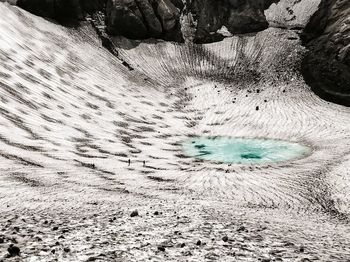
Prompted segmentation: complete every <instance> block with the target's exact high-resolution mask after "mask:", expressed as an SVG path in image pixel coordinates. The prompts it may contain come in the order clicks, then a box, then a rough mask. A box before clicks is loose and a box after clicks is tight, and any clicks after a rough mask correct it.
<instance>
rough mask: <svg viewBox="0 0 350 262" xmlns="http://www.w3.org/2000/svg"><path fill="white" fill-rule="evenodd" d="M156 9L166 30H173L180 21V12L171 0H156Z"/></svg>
mask: <svg viewBox="0 0 350 262" xmlns="http://www.w3.org/2000/svg"><path fill="white" fill-rule="evenodd" d="M153 2H154V4H153V6H154V9H155V10H156V13H157V16H158V17H159V20H160V21H161V23H162V26H163V30H164V31H170V30H172V29H173V28H174V27H175V26H176V24H177V23H178V21H179V18H180V12H179V10H178V9H177V8H176V6H175V5H174V4H173V3H172V2H171V1H170V0H154V1H153Z"/></svg>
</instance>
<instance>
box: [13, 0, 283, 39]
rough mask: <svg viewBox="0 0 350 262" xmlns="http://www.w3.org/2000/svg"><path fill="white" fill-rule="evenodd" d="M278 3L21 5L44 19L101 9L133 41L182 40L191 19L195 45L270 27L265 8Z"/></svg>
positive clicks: (117, 0)
mask: <svg viewBox="0 0 350 262" xmlns="http://www.w3.org/2000/svg"><path fill="white" fill-rule="evenodd" d="M278 1H279V0H243V1H241V0H240V1H238V0H221V1H212V0H186V1H182V0H88V1H86V0H85V1H83V0H18V1H17V5H18V6H20V7H22V8H23V9H25V10H27V11H30V12H32V13H34V14H37V15H39V16H44V17H49V18H53V19H56V20H58V21H60V22H66V21H69V22H72V21H73V22H74V21H78V20H80V19H82V18H83V17H84V14H86V13H93V12H95V11H102V12H103V13H104V14H105V17H106V21H105V22H106V26H107V32H108V33H109V34H110V35H122V36H125V37H128V38H131V39H145V38H162V39H165V40H173V41H177V42H182V41H183V37H182V31H183V30H182V28H181V27H182V25H181V18H183V17H185V16H188V15H190V16H191V18H193V19H192V22H193V23H192V25H191V26H192V27H193V31H194V34H193V35H194V41H195V42H198V43H203V42H212V41H216V40H220V39H221V38H223V35H222V34H220V32H219V31H220V29H224V30H226V32H228V33H231V34H237V33H238V34H239V33H250V32H257V31H261V30H263V29H266V28H267V27H268V22H267V20H266V17H265V14H264V10H266V9H267V8H268V7H269V6H270V5H271V4H272V3H274V2H278Z"/></svg>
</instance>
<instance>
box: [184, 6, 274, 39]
mask: <svg viewBox="0 0 350 262" xmlns="http://www.w3.org/2000/svg"><path fill="white" fill-rule="evenodd" d="M188 2H189V3H188V6H189V7H188V9H189V11H190V12H191V13H193V14H194V18H195V20H196V21H197V27H196V33H195V42H197V43H203V42H212V41H215V40H218V39H220V38H223V36H222V35H221V34H219V33H218V30H220V29H221V28H223V27H225V29H227V30H228V31H229V32H230V33H232V34H241V33H251V32H257V31H261V30H264V29H266V28H267V27H268V22H267V20H266V17H265V14H264V10H265V9H267V8H268V7H269V6H270V5H271V4H272V3H274V2H278V0H243V1H242V0H222V1H212V0H192V1H188Z"/></svg>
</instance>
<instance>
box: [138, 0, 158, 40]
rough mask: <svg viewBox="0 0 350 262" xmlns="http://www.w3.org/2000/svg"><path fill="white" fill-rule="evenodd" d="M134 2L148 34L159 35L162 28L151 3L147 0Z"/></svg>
mask: <svg viewBox="0 0 350 262" xmlns="http://www.w3.org/2000/svg"><path fill="white" fill-rule="evenodd" d="M136 3H137V5H138V7H139V9H140V10H141V12H142V15H143V18H144V20H145V24H146V26H147V28H148V32H149V35H150V36H153V37H159V36H160V35H161V34H162V32H163V29H162V25H161V23H160V21H159V20H158V17H157V15H156V14H155V12H154V10H153V7H152V5H151V4H150V3H149V1H148V0H136Z"/></svg>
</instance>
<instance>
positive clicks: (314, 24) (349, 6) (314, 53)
mask: <svg viewBox="0 0 350 262" xmlns="http://www.w3.org/2000/svg"><path fill="white" fill-rule="evenodd" d="M302 39H303V42H304V44H305V46H306V47H307V48H308V50H309V51H308V54H307V55H306V56H305V59H304V61H303V64H302V71H303V75H304V78H305V80H306V81H307V83H308V84H309V85H310V86H311V88H312V90H313V91H314V92H315V93H316V94H318V95H319V96H320V97H321V98H324V99H326V100H328V101H332V102H336V103H339V104H343V105H347V106H350V1H344V0H322V1H321V4H320V7H319V9H318V11H317V12H316V13H315V14H314V15H313V16H312V18H311V19H310V22H309V23H308V24H307V26H306V27H305V30H304V32H303V35H302Z"/></svg>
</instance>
